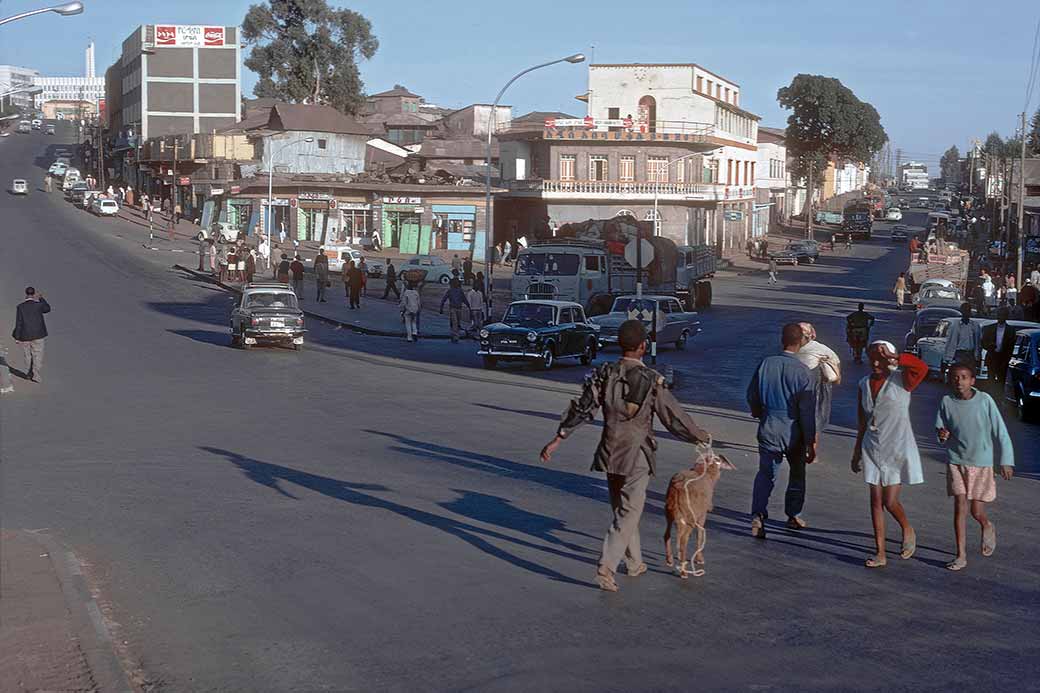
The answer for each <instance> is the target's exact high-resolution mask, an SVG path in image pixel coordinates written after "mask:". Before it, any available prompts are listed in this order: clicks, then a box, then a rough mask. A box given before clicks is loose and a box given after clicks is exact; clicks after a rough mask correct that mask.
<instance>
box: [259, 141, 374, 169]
mask: <svg viewBox="0 0 1040 693" xmlns="http://www.w3.org/2000/svg"><path fill="white" fill-rule="evenodd" d="M306 137H313V138H314V141H313V142H303V141H299V142H295V144H288V143H292V142H294V141H295V140H303V139H304V138H306ZM319 139H322V140H325V141H326V148H325V149H320V148H319V146H318V144H319V143H318V140H319ZM369 139H370V137H368V136H367V135H336V134H330V133H327V132H285V133H279V134H277V135H271V136H268V137H265V138H264V139H263V145H262V147H263V150H264V151H263V162H264V170H265V171H266V170H267V156H268V151H271V150H269V149H268V147H272V148H273V151H274V155H275V160H274V168H275V172H276V173H277V172H278V171H282V172H289V173H361V172H362V171H364V170H365V148H366V147H367V146H368V140H369Z"/></svg>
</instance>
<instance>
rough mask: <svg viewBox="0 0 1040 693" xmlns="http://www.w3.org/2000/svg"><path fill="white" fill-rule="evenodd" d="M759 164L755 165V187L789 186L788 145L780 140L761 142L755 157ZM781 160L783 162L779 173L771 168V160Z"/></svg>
mask: <svg viewBox="0 0 1040 693" xmlns="http://www.w3.org/2000/svg"><path fill="white" fill-rule="evenodd" d="M755 160H756V161H757V162H758V166H756V167H755V187H758V188H784V187H786V186H787V176H786V175H785V174H786V171H787V147H786V146H785V145H783V144H781V143H779V142H759V143H758V153H757V156H756V159H755ZM772 161H780V162H782V163H783V166H782V167H781V170H780V171H779V175H776V176H774V175H771V173H777V172H776V171H773V170H771V169H773V168H775V166H770V162H772Z"/></svg>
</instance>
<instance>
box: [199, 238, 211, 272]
mask: <svg viewBox="0 0 1040 693" xmlns="http://www.w3.org/2000/svg"><path fill="white" fill-rule="evenodd" d="M198 241H199V272H201V271H202V270H203V269H205V267H204V262H203V261H204V260H205V258H206V252H207V250H208V248H209V239H208V238H206V237H205V236H204V235H203V234H202V233H201V232H200V233H199V236H198Z"/></svg>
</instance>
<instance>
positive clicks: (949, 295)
mask: <svg viewBox="0 0 1040 693" xmlns="http://www.w3.org/2000/svg"><path fill="white" fill-rule="evenodd" d="M962 303H964V297H963V296H962V295H961V292H960V291H959V290H958V289H957V288H955V287H952V286H937V285H934V284H933V285H932V286H926V287H925V288H923V289H921V290H920V291H918V292H917V298H916V299H915V300H914V305H915V306H917V310H924V309H925V308H953V309H955V310H958V309H960V307H961V304H962Z"/></svg>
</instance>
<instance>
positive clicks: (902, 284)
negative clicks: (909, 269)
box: [892, 272, 906, 310]
mask: <svg viewBox="0 0 1040 693" xmlns="http://www.w3.org/2000/svg"><path fill="white" fill-rule="evenodd" d="M892 293H894V294H895V295H896V310H903V300H904V297H905V296H906V272H900V273H899V277H898V278H897V279H896V285H895V286H894V287H893V288H892Z"/></svg>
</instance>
